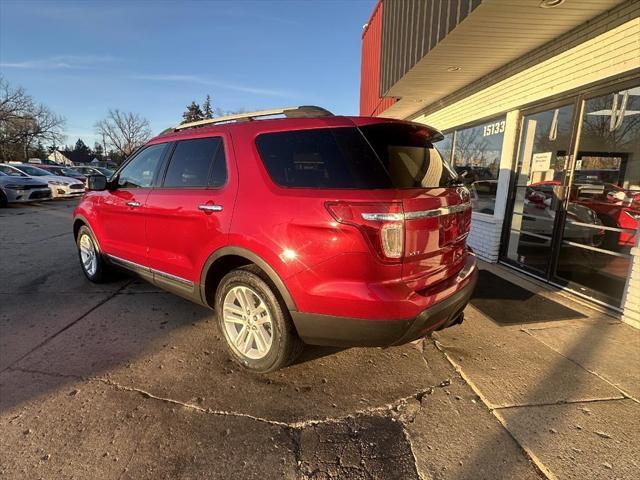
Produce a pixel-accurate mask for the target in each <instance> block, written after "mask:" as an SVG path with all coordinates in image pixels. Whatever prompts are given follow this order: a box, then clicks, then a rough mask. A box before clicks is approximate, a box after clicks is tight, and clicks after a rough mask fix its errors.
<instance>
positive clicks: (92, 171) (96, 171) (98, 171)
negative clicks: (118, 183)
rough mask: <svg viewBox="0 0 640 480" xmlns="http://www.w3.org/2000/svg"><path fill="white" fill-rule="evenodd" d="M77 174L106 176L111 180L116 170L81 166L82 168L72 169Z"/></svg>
mask: <svg viewBox="0 0 640 480" xmlns="http://www.w3.org/2000/svg"><path fill="white" fill-rule="evenodd" d="M71 168H72V169H73V170H75V171H76V172H78V173H80V174H82V175H84V176H88V175H104V176H105V177H107V178H111V175H113V172H114V170H111V169H109V168H105V167H89V166H81V167H71Z"/></svg>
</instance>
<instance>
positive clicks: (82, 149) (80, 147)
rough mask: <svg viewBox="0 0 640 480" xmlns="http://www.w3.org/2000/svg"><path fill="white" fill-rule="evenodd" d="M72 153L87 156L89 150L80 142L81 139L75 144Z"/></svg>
mask: <svg viewBox="0 0 640 480" xmlns="http://www.w3.org/2000/svg"><path fill="white" fill-rule="evenodd" d="M73 151H74V152H78V153H83V154H85V155H89V154H90V153H91V149H90V148H89V147H87V145H86V144H85V143H84V142H83V141H82V139H81V138H79V139H78V141H77V142H76V146H75V148H74V149H73Z"/></svg>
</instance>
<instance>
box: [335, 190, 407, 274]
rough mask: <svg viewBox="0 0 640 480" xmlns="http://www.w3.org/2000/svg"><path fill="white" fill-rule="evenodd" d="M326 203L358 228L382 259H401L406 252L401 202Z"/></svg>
mask: <svg viewBox="0 0 640 480" xmlns="http://www.w3.org/2000/svg"><path fill="white" fill-rule="evenodd" d="M325 205H326V207H327V210H329V213H330V214H331V216H332V217H333V218H335V219H336V221H338V222H339V223H344V224H346V225H353V226H354V227H357V228H358V229H359V230H360V231H361V232H362V234H363V235H364V237H365V238H366V239H367V241H368V243H369V245H370V246H371V247H372V249H373V251H374V252H375V253H376V255H378V257H380V258H381V259H382V260H384V261H388V262H394V261H398V259H400V258H402V255H403V253H404V212H403V209H402V203H399V202H390V203H348V202H327V203H326V204H325Z"/></svg>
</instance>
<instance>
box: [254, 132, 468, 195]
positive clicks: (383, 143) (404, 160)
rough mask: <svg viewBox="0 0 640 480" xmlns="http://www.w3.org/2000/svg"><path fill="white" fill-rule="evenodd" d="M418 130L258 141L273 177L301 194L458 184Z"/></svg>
mask: <svg viewBox="0 0 640 480" xmlns="http://www.w3.org/2000/svg"><path fill="white" fill-rule="evenodd" d="M428 138H430V131H429V130H428V129H427V128H425V127H421V126H419V125H411V124H403V123H398V124H394V123H381V124H374V125H366V126H363V127H361V128H355V127H353V128H351V127H340V128H321V129H313V130H297V131H286V132H274V133H264V134H262V135H259V136H258V137H257V139H256V145H257V147H258V151H259V152H260V156H261V157H262V160H263V162H264V164H265V167H266V168H267V170H268V172H269V175H270V176H271V178H272V179H273V180H274V182H276V183H277V184H279V185H282V186H285V187H302V188H345V189H351V188H360V189H393V188H431V187H442V186H447V185H449V184H450V182H451V181H453V180H455V179H456V175H455V173H454V172H453V171H451V169H450V168H449V166H448V165H447V164H446V163H445V162H443V160H442V158H441V157H440V154H439V153H438V151H437V150H436V149H435V148H434V147H433V145H432V144H431V142H429V140H428Z"/></svg>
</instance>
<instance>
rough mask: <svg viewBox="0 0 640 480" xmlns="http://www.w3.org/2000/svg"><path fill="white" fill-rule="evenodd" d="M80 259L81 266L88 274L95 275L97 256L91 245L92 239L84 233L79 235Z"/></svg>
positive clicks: (94, 248)
mask: <svg viewBox="0 0 640 480" xmlns="http://www.w3.org/2000/svg"><path fill="white" fill-rule="evenodd" d="M80 260H81V261H82V268H84V271H85V272H87V273H88V274H89V275H90V276H93V275H95V273H96V270H97V269H98V256H97V253H96V247H95V246H94V245H93V240H91V237H90V236H89V235H87V234H86V233H85V234H83V235H82V236H81V237H80Z"/></svg>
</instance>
